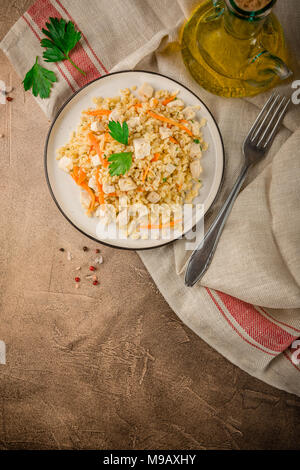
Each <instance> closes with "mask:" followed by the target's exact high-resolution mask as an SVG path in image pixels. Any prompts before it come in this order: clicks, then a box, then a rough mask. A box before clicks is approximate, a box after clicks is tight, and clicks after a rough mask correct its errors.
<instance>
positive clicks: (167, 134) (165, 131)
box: [159, 127, 172, 140]
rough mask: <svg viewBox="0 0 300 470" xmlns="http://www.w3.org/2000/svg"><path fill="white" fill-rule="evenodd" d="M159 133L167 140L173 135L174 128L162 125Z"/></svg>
mask: <svg viewBox="0 0 300 470" xmlns="http://www.w3.org/2000/svg"><path fill="white" fill-rule="evenodd" d="M159 133H160V136H161V138H162V140H166V139H168V138H169V137H171V136H172V130H171V129H168V128H167V127H160V128H159Z"/></svg>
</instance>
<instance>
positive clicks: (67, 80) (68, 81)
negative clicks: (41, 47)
mask: <svg viewBox="0 0 300 470" xmlns="http://www.w3.org/2000/svg"><path fill="white" fill-rule="evenodd" d="M22 18H23V20H24V21H25V22H26V23H27V25H28V26H29V28H30V29H31V31H32V32H33V34H34V35H35V37H36V38H37V39H38V41H40V40H41V38H40V36H39V35H38V34H37V32H36V31H35V30H34V29H33V27H32V26H31V24H30V23H29V21H28V20H27V18H26V17H25V16H24V15H23V16H22ZM56 67H57V68H58V70H59V72H60V73H61V75H62V76H63V77H64V79H65V80H66V82H67V84H68V85H69V87H70V88H71V90H72V91H73V93H74V92H75V88H74V87H73V85H72V83H71V82H70V80H69V79H68V77H67V76H66V74H65V73H64V71H63V70H62V69H61V67H60V66H59V65H58V64H56Z"/></svg>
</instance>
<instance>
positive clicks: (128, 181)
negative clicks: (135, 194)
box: [119, 176, 136, 192]
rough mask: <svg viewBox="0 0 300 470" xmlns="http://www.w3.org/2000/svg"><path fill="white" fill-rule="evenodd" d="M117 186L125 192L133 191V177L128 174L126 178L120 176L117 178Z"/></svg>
mask: <svg viewBox="0 0 300 470" xmlns="http://www.w3.org/2000/svg"><path fill="white" fill-rule="evenodd" d="M119 188H120V190H121V191H125V192H126V191H133V190H134V189H136V184H135V182H134V181H133V179H132V178H130V177H129V176H128V177H126V178H121V179H120V180H119Z"/></svg>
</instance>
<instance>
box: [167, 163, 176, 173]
mask: <svg viewBox="0 0 300 470" xmlns="http://www.w3.org/2000/svg"><path fill="white" fill-rule="evenodd" d="M175 170H176V166H175V165H173V164H172V163H168V164H167V165H166V166H165V173H166V174H167V175H168V176H170V175H171V174H172V173H173V172H174V171H175Z"/></svg>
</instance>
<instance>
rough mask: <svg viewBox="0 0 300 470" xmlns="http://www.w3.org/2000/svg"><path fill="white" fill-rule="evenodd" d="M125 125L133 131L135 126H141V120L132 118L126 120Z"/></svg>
mask: <svg viewBox="0 0 300 470" xmlns="http://www.w3.org/2000/svg"><path fill="white" fill-rule="evenodd" d="M127 124H128V127H129V129H135V128H136V127H137V126H139V125H140V124H141V120H140V118H139V116H136V117H132V118H130V119H128V121H127Z"/></svg>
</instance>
